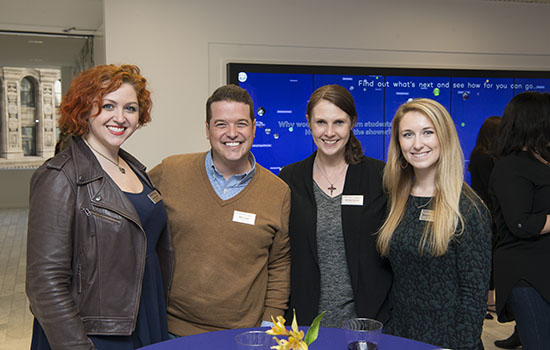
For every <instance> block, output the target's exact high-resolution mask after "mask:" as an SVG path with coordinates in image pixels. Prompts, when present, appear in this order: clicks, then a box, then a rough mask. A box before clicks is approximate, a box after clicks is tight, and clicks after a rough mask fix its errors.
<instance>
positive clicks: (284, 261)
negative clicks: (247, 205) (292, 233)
mask: <svg viewBox="0 0 550 350" xmlns="http://www.w3.org/2000/svg"><path fill="white" fill-rule="evenodd" d="M289 215H290V190H289V189H287V190H286V193H285V196H284V199H283V201H282V207H281V227H280V230H279V231H278V232H277V233H276V234H275V237H274V239H273V243H272V245H271V249H270V251H269V260H268V265H267V269H268V281H267V292H266V296H265V310H264V314H263V317H262V320H264V321H271V316H273V317H274V318H275V317H276V316H282V315H283V314H284V311H285V310H286V308H287V303H288V297H289V294H290V239H289V235H288V221H289Z"/></svg>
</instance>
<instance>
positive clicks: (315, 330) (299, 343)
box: [266, 310, 325, 350]
mask: <svg viewBox="0 0 550 350" xmlns="http://www.w3.org/2000/svg"><path fill="white" fill-rule="evenodd" d="M324 314H325V311H323V312H322V313H321V314H319V315H318V316H317V317H315V319H314V320H313V322H312V323H311V327H309V329H308V331H307V333H306V335H305V338H304V331H301V330H300V329H298V322H297V321H296V310H294V319H293V320H292V329H291V330H288V329H286V327H285V319H284V317H283V316H277V321H276V322H275V320H274V319H273V316H272V317H271V320H272V321H273V323H274V326H273V327H272V328H271V329H270V330H268V331H266V333H267V334H271V335H279V336H285V337H287V339H288V340H287V339H278V338H277V337H273V339H275V341H276V342H277V344H278V345H275V346H272V347H271V348H272V349H276V350H308V346H309V345H310V344H311V343H313V342H314V341H315V340H316V339H317V336H318V335H319V324H320V323H321V319H322V318H323V315H324Z"/></svg>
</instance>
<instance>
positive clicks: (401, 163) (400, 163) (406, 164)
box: [399, 159, 409, 170]
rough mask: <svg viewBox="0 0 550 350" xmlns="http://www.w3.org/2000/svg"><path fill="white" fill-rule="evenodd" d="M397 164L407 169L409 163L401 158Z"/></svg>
mask: <svg viewBox="0 0 550 350" xmlns="http://www.w3.org/2000/svg"><path fill="white" fill-rule="evenodd" d="M403 162H405V165H403ZM399 166H400V167H401V169H403V170H405V169H407V167H408V166H409V163H408V162H407V161H406V160H405V159H402V160H401V161H400V162H399Z"/></svg>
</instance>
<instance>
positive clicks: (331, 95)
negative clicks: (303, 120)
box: [306, 85, 365, 164]
mask: <svg viewBox="0 0 550 350" xmlns="http://www.w3.org/2000/svg"><path fill="white" fill-rule="evenodd" d="M321 100H327V101H329V102H330V103H332V104H334V105H335V106H336V107H338V108H340V109H341V110H343V111H344V112H345V113H346V114H347V115H348V117H349V118H350V121H351V130H350V135H349V140H348V143H346V148H345V153H344V157H345V159H346V163H348V164H357V163H359V162H360V161H361V160H362V159H364V158H365V155H364V154H363V149H362V148H361V143H360V142H359V140H358V139H357V137H355V135H354V134H353V127H354V125H355V123H356V122H357V110H356V109H355V101H354V100H353V96H351V94H350V92H349V91H348V89H346V88H345V87H343V86H340V85H325V86H321V87H320V88H318V89H317V90H315V91H314V92H313V94H311V97H310V98H309V102H308V104H307V109H306V115H307V117H308V122H309V116H311V115H312V113H313V108H315V106H316V105H317V104H318V103H319V102H320V101H321Z"/></svg>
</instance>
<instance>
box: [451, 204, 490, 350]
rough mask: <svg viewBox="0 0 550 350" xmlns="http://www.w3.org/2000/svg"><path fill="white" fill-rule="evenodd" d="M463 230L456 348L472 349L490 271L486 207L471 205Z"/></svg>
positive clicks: (459, 251) (477, 339) (479, 327)
mask: <svg viewBox="0 0 550 350" xmlns="http://www.w3.org/2000/svg"><path fill="white" fill-rule="evenodd" d="M464 219H465V221H466V222H465V230H464V232H463V233H462V235H460V236H458V237H457V239H458V242H457V246H458V248H457V268H458V287H459V298H460V301H459V303H458V305H459V309H458V310H457V313H456V337H457V338H456V339H457V344H460V347H459V348H458V349H475V348H476V344H477V343H479V342H480V341H481V340H480V339H481V330H482V328H483V320H484V317H485V310H486V308H487V306H486V302H487V291H488V289H489V275H490V268H491V226H490V221H489V215H488V213H487V210H486V209H485V207H483V206H482V205H481V204H478V208H476V207H475V206H472V207H471V208H470V210H469V213H468V215H465V218H464Z"/></svg>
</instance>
